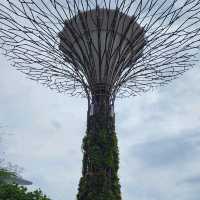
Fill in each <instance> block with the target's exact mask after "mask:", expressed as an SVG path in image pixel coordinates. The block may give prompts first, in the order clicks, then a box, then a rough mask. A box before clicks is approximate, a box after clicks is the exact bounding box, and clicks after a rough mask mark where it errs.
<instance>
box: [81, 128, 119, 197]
mask: <svg viewBox="0 0 200 200" xmlns="http://www.w3.org/2000/svg"><path fill="white" fill-rule="evenodd" d="M82 149H83V153H84V157H83V170H82V174H83V176H82V178H81V179H80V183H79V193H78V195H77V200H121V193H120V184H119V178H118V168H119V155H118V154H119V151H118V145H117V137H116V134H115V132H114V131H112V130H109V129H102V130H99V131H98V133H97V134H91V133H90V131H89V130H88V131H87V134H86V136H85V137H84V139H83V145H82Z"/></svg>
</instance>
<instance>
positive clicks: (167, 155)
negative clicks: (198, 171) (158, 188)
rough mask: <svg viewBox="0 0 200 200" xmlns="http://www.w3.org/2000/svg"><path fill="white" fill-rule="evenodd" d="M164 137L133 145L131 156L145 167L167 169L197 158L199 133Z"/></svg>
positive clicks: (199, 151) (199, 150)
mask: <svg viewBox="0 0 200 200" xmlns="http://www.w3.org/2000/svg"><path fill="white" fill-rule="evenodd" d="M194 132H195V130H193V131H192V132H191V134H188V133H187V134H184V133H182V134H181V135H178V136H176V135H175V136H174V137H173V136H171V137H168V138H167V137H166V138H162V139H158V140H152V141H150V142H145V143H141V144H138V145H134V146H133V148H132V155H133V156H135V157H137V158H138V161H139V162H143V165H145V166H146V167H156V168H157V167H163V168H166V167H169V165H174V166H176V167H177V165H183V164H184V163H186V162H190V161H192V160H194V159H195V158H196V157H198V155H199V153H200V149H199V147H200V146H199V141H200V133H196V134H194Z"/></svg>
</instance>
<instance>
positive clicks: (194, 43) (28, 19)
mask: <svg viewBox="0 0 200 200" xmlns="http://www.w3.org/2000/svg"><path fill="white" fill-rule="evenodd" d="M2 1H3V2H2ZM2 1H1V3H0V25H1V27H0V44H1V48H2V49H3V50H4V53H5V54H6V56H7V57H8V58H9V60H10V62H11V63H12V65H13V66H14V67H16V68H17V69H18V70H20V71H21V72H23V73H24V74H26V75H27V76H28V77H29V78H31V79H33V80H36V81H39V82H41V83H42V84H44V85H46V86H48V87H49V88H51V89H56V90H57V91H58V92H66V93H70V94H71V95H80V96H83V97H86V98H87V100H88V115H87V117H88V120H87V132H86V136H85V137H84V139H83V145H82V149H83V153H84V157H83V170H82V177H81V180H80V184H79V192H78V195H77V199H78V200H120V199H121V193H120V184H119V178H118V174H117V173H118V168H119V160H118V147H117V138H116V134H115V114H114V102H115V99H116V97H125V96H131V95H132V96H136V95H137V94H139V93H141V92H146V91H148V90H149V89H151V88H153V87H156V86H159V85H164V84H166V83H168V82H170V81H171V80H173V79H175V78H178V77H179V76H180V75H182V74H183V73H184V72H185V71H186V70H187V69H189V68H191V67H192V66H194V65H195V62H196V60H197V56H196V55H197V53H198V50H199V48H200V1H199V0H184V1H183V0H134V1H127V0H118V1H114V0H108V1H99V0H95V1H93V0H90V1H89V0H74V1H70V0H2Z"/></svg>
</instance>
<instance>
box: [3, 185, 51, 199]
mask: <svg viewBox="0 0 200 200" xmlns="http://www.w3.org/2000/svg"><path fill="white" fill-rule="evenodd" d="M0 199H1V200H50V199H49V198H48V197H47V196H46V195H44V194H43V193H42V191H41V190H35V191H33V192H28V191H27V188H26V187H24V186H19V185H15V184H1V185H0Z"/></svg>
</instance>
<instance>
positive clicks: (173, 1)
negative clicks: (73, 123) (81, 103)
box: [0, 0, 200, 98]
mask: <svg viewBox="0 0 200 200" xmlns="http://www.w3.org/2000/svg"><path fill="white" fill-rule="evenodd" d="M88 16H89V17H91V20H93V22H89V21H88V18H89V17H88ZM199 16H200V1H199V0H184V1H183V0H167V1H166V0H148V1H147V0H133V1H125V0H118V1H113V0H108V1H105V0H104V1H103V0H102V1H93V0H90V1H89V0H75V1H69V0H2V1H1V2H0V25H1V26H0V44H1V49H3V50H4V53H5V54H6V56H7V57H8V58H9V59H10V61H11V63H12V65H13V66H14V67H16V68H17V69H18V70H20V71H21V72H23V73H25V74H26V75H28V77H29V78H31V79H33V80H36V81H39V82H41V83H43V84H44V85H46V86H48V87H50V88H52V89H56V90H57V91H58V92H67V93H70V94H72V95H76V94H78V95H83V96H87V97H88V98H90V97H91V91H93V90H94V89H93V88H94V87H95V86H96V85H98V84H99V83H100V85H101V83H102V82H101V81H96V80H95V67H94V66H95V65H96V63H97V62H98V65H99V69H100V68H101V66H102V68H105V66H106V71H105V69H103V70H104V72H105V73H107V74H108V75H109V76H107V78H108V77H110V76H113V77H111V78H110V79H112V80H111V81H107V82H109V84H108V85H107V88H108V90H109V95H110V96H112V97H113V98H115V97H116V96H119V97H123V96H130V95H137V94H139V93H140V92H145V91H148V90H149V89H151V88H153V87H155V86H158V85H163V84H166V83H168V82H169V81H171V80H173V79H174V78H177V77H179V76H180V75H181V74H183V72H185V71H186V70H187V69H189V68H191V67H192V66H194V64H195V61H196V59H197V57H195V56H196V53H197V49H198V48H199V45H200V41H199V34H200V17H199ZM86 18H87V20H86ZM84 20H85V21H84ZM107 20H108V21H107ZM78 23H79V25H77V24H78ZM81 23H83V24H81ZM89 23H90V24H89ZM91 23H93V27H90V26H91ZM69 24H70V26H69ZM64 27H65V29H66V27H68V36H69V37H65V38H64V36H63V35H62V33H63V31H64V30H63V29H64ZM90 28H93V29H95V30H96V32H95V34H96V36H98V34H99V35H101V36H99V37H102V34H100V32H101V31H102V30H103V31H104V36H103V37H104V39H105V40H106V41H107V42H104V44H96V42H97V41H98V42H99V41H100V40H102V38H99V39H98V38H97V39H95V37H96V36H95V37H94V34H93V35H92V32H91V31H90ZM119 33H120V34H121V35H120V36H119ZM83 35H84V36H83ZM63 41H64V43H63ZM74 41H75V42H76V45H75V46H74ZM61 45H62V47H61ZM137 45H138V46H137ZM84 46H85V47H84ZM99 48H101V49H99ZM134 48H135V49H134ZM63 51H64V52H65V53H63ZM66 52H68V53H66ZM100 54H101V55H100ZM76 55H77V56H76ZM97 55H98V57H99V60H98V61H97V59H96V58H95V56H97ZM95 59H96V60H95ZM115 61H116V62H115ZM105 62H106V63H105ZM101 73H102V72H101ZM111 74H112V75H111ZM113 74H114V75H113ZM104 78H105V77H104ZM96 83H98V84H96ZM103 83H104V81H103Z"/></svg>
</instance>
